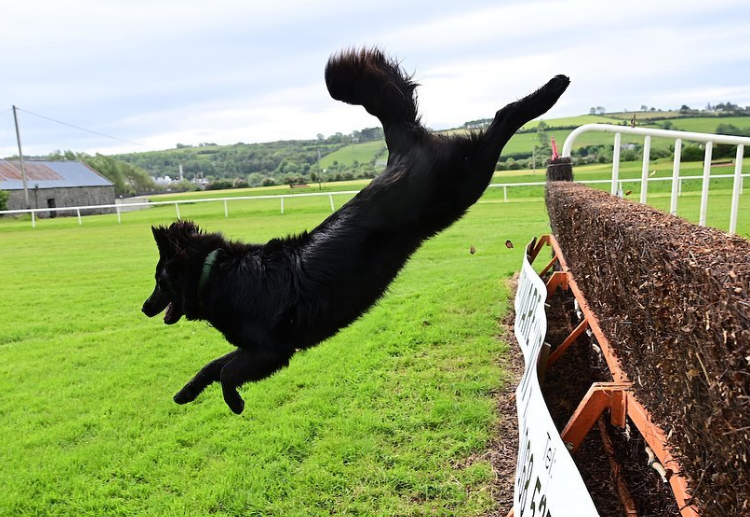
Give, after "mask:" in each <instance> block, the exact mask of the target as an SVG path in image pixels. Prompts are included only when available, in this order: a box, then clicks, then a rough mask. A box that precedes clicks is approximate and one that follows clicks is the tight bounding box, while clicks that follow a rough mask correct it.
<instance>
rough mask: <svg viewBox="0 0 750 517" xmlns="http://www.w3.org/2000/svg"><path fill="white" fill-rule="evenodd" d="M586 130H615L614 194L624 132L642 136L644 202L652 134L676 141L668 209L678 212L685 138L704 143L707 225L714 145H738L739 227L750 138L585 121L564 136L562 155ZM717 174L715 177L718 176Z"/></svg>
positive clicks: (733, 225) (732, 222)
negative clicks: (745, 158)
mask: <svg viewBox="0 0 750 517" xmlns="http://www.w3.org/2000/svg"><path fill="white" fill-rule="evenodd" d="M587 131H600V132H604V133H614V134H615V138H614V140H615V141H614V153H613V157H612V179H611V180H609V181H610V182H611V184H612V186H611V193H612V194H613V195H616V194H617V192H618V184H619V178H618V176H619V171H620V148H621V142H622V134H623V133H625V134H631V135H642V136H643V137H644V140H643V167H642V169H641V199H640V201H641V203H645V202H646V198H647V196H648V181H649V178H648V176H649V162H650V159H651V156H650V154H651V137H660V138H668V139H671V140H674V142H675V144H674V164H673V166H672V178H671V179H672V181H673V183H672V196H671V201H670V207H669V212H670V213H671V214H673V215H674V214H676V213H677V197H678V194H679V192H678V188H679V187H678V184H679V183H680V182H679V181H678V180H680V157H681V153H682V142H683V141H684V140H688V141H692V142H703V143H705V153H704V158H703V176H702V177H701V179H702V180H703V184H702V186H701V207H700V216H699V219H698V224H700V225H701V226H705V225H706V216H707V213H708V186H709V181H710V180H711V154H712V152H713V145H714V144H729V145H736V146H737V154H736V159H735V166H734V176H733V177H734V185H733V188H732V209H731V214H730V217H729V233H730V234H734V233H735V232H736V230H737V213H738V210H739V204H740V193H741V192H742V178H743V174H742V159H743V157H744V152H745V145H750V138H748V137H743V136H731V135H715V134H711V133H692V132H689V131H673V130H667V129H650V128H643V127H627V126H614V125H609V124H585V125H583V126H581V127H579V128H577V129H574V130H573V131H572V132H571V133H570V134H569V135H568V137H567V138H566V139H565V144H564V145H563V152H562V155H563V157H567V158H569V157H570V155H571V151H572V149H573V142H575V139H576V138H577V137H578V136H579V135H580V134H582V133H585V132H587ZM716 177H717V176H714V178H716Z"/></svg>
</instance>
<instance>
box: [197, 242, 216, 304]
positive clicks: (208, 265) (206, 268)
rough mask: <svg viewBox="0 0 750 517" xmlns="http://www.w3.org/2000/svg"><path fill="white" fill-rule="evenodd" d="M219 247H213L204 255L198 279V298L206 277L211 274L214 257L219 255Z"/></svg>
mask: <svg viewBox="0 0 750 517" xmlns="http://www.w3.org/2000/svg"><path fill="white" fill-rule="evenodd" d="M220 251H221V249H215V250H213V251H212V252H211V253H209V254H208V256H207V257H206V261H205V262H204V263H203V269H202V270H201V276H200V278H199V279H198V297H199V298H200V296H201V294H202V293H203V288H204V287H205V286H206V283H207V282H208V277H209V276H210V275H211V269H212V268H213V267H214V263H215V262H216V258H217V257H218V256H219V252H220Z"/></svg>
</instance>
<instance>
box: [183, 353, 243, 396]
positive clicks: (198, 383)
mask: <svg viewBox="0 0 750 517" xmlns="http://www.w3.org/2000/svg"><path fill="white" fill-rule="evenodd" d="M239 352H240V351H239V350H235V351H234V352H230V353H228V354H227V355H224V356H222V357H219V358H218V359H214V360H213V361H211V362H210V363H208V364H207V365H206V366H204V367H203V368H201V370H200V371H199V372H198V373H197V374H196V375H195V377H193V378H192V379H190V382H188V383H187V384H185V386H184V387H183V388H182V389H181V390H180V391H179V392H177V394H176V395H175V396H174V401H175V402H177V403H178V404H187V403H188V402H192V401H194V400H195V399H196V398H197V397H198V395H200V394H201V392H202V391H203V390H205V389H206V387H208V385H209V384H212V383H214V382H216V381H218V380H219V375H221V370H222V368H224V366H226V364H227V363H228V362H229V361H231V360H232V359H234V358H235V357H236V356H237V354H239Z"/></svg>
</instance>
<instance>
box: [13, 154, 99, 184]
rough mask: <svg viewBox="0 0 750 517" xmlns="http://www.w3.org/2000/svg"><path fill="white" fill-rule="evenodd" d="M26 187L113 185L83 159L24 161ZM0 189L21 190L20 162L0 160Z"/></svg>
mask: <svg viewBox="0 0 750 517" xmlns="http://www.w3.org/2000/svg"><path fill="white" fill-rule="evenodd" d="M23 165H24V170H25V171H26V186H27V187H28V188H30V189H33V188H34V187H35V186H36V185H39V188H54V187H105V186H109V185H113V183H112V182H111V181H109V180H108V179H107V178H105V177H104V176H102V175H100V174H99V173H98V172H96V171H95V170H94V169H92V168H90V167H89V166H88V165H86V164H85V163H82V162H36V161H28V162H27V161H24V162H23ZM0 189H2V190H21V189H23V181H22V180H21V165H20V163H19V162H17V161H7V160H0Z"/></svg>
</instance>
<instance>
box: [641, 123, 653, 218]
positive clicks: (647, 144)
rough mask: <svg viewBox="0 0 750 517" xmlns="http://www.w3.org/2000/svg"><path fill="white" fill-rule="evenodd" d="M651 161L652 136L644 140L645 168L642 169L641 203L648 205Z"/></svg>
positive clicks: (647, 136)
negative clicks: (649, 166)
mask: <svg viewBox="0 0 750 517" xmlns="http://www.w3.org/2000/svg"><path fill="white" fill-rule="evenodd" d="M650 160H651V135H646V138H644V139H643V168H642V169H641V203H644V204H645V203H646V197H647V196H648V165H649V162H650Z"/></svg>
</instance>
